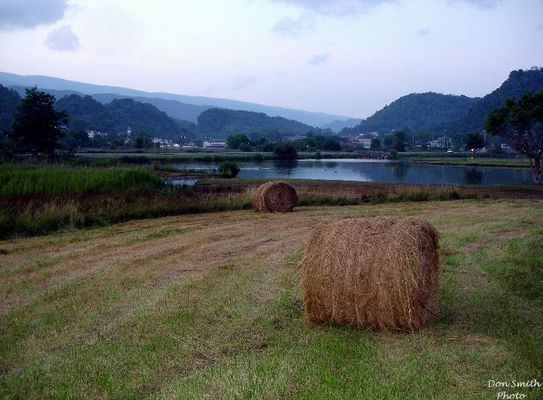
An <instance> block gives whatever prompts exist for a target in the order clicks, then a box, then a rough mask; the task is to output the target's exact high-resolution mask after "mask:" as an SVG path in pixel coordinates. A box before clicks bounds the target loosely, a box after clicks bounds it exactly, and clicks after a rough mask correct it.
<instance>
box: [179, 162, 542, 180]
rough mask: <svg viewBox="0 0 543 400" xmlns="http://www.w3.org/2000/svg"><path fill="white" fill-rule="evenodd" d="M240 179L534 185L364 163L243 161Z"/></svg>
mask: <svg viewBox="0 0 543 400" xmlns="http://www.w3.org/2000/svg"><path fill="white" fill-rule="evenodd" d="M238 164H239V165H240V167H241V171H240V173H239V175H238V177H239V178H273V179H276V178H291V179H323V180H341V181H358V182H385V183H422V184H465V185H496V184H510V183H532V172H531V170H530V169H528V168H499V167H464V166H447V165H430V164H416V163H411V162H410V161H382V160H361V159H356V160H355V159H353V160H346V159H337V160H293V161H262V162H256V161H244V162H238ZM172 166H173V167H177V168H179V169H195V170H209V169H217V168H218V163H217V164H214V163H183V164H175V165H172Z"/></svg>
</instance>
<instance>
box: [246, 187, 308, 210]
mask: <svg viewBox="0 0 543 400" xmlns="http://www.w3.org/2000/svg"><path fill="white" fill-rule="evenodd" d="M296 203H298V194H297V193H296V189H294V188H293V187H292V186H290V185H289V184H288V183H286V182H281V181H278V182H268V183H265V184H263V185H261V186H259V187H258V188H257V189H256V192H255V195H254V197H253V208H254V209H255V210H256V211H261V212H290V211H292V210H293V209H294V207H295V206H296Z"/></svg>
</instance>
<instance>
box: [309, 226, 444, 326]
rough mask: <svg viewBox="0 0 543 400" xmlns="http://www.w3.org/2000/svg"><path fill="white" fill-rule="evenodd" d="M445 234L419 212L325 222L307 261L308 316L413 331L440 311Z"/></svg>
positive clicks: (319, 229)
mask: <svg viewBox="0 0 543 400" xmlns="http://www.w3.org/2000/svg"><path fill="white" fill-rule="evenodd" d="M437 250H438V234H437V231H436V230H435V228H434V227H433V226H432V225H431V224H430V223H429V222H427V221H425V220H422V219H418V218H409V219H400V220H398V219H390V218H351V219H345V220H340V221H335V222H332V223H328V224H323V225H320V226H318V227H317V228H316V229H315V231H314V232H313V234H312V236H311V238H310V240H309V242H308V244H307V246H306V249H305V254H304V257H303V259H302V262H301V289H302V300H303V303H304V313H305V317H306V319H307V320H308V321H315V322H324V323H341V324H350V325H357V326H369V327H372V328H374V329H394V330H403V331H412V330H416V329H420V328H421V327H423V326H424V325H425V324H426V322H427V321H428V320H429V319H431V318H432V317H433V316H435V315H436V314H437V285H438V276H437V275H438V268H439V255H438V251H437Z"/></svg>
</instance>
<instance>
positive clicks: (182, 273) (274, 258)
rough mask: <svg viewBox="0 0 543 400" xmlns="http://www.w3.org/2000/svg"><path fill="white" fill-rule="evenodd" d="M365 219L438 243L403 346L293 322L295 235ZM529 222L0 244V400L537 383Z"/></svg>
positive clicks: (492, 393)
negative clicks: (435, 289) (438, 263)
mask: <svg viewBox="0 0 543 400" xmlns="http://www.w3.org/2000/svg"><path fill="white" fill-rule="evenodd" d="M377 215H379V216H398V217H404V216H421V217H424V218H427V219H428V220H430V221H431V222H432V223H433V224H434V225H435V226H436V228H437V229H438V231H439V232H440V235H441V249H440V252H441V255H442V258H443V264H442V269H441V273H440V284H441V286H440V292H439V298H440V307H441V310H440V314H439V318H438V320H437V321H435V322H434V323H432V324H431V325H430V326H429V327H428V328H427V329H425V330H424V331H422V332H419V333H414V334H403V333H394V332H372V331H370V330H365V329H354V328H349V327H340V326H315V325H307V324H306V323H304V321H303V318H302V305H301V302H300V296H299V286H298V281H299V276H298V271H297V263H298V261H299V259H300V257H301V254H302V249H303V243H304V240H305V239H306V238H307V237H308V235H309V233H310V231H311V229H312V227H314V226H315V224H317V223H319V222H322V221H327V220H331V219H334V218H344V217H350V216H377ZM542 222H543V202H542V201H539V200H460V201H454V202H451V201H449V202H425V203H398V204H381V205H364V206H346V207H307V208H304V207H302V208H300V209H298V210H297V211H296V212H294V213H293V214H288V215H259V214H255V213H253V212H252V211H234V212H223V213H214V214H200V215H190V216H189V215H187V216H176V217H166V218H159V219H153V220H139V221H132V222H127V223H123V224H117V225H112V226H108V227H103V228H95V229H89V230H81V231H75V232H67V233H57V234H53V235H48V236H42V237H35V238H27V239H14V240H7V241H0V274H1V279H0V293H1V299H2V300H1V307H0V374H1V376H0V397H2V398H8V399H9V398H22V399H46V398H86V399H142V398H148V399H202V398H212V399H216V398H219V399H223V398H225V399H226V398H246V399H252V398H263V399H286V398H288V399H290V398H302V399H331V398H334V399H352V398H363V399H494V398H496V393H497V392H498V391H502V390H503V389H496V388H488V387H487V382H488V380H491V379H494V380H500V381H508V380H512V379H515V380H517V381H520V380H528V379H538V380H539V382H542V381H543V376H542V371H543V299H542V296H541V293H542V292H543V248H542V246H541V243H542V242H543V229H542ZM506 390H508V391H509V392H514V391H512V390H511V389H506ZM516 391H518V392H520V393H523V394H527V395H528V397H527V398H528V399H539V398H541V397H542V396H543V391H542V390H541V388H539V389H517V390H516Z"/></svg>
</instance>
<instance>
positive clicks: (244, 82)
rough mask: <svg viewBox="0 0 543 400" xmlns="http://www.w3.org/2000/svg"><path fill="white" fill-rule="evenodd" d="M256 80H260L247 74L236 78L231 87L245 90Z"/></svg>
mask: <svg viewBox="0 0 543 400" xmlns="http://www.w3.org/2000/svg"><path fill="white" fill-rule="evenodd" d="M256 82H258V79H256V78H254V77H252V76H247V77H245V78H239V79H236V80H235V81H234V83H233V84H232V86H230V88H231V89H232V90H243V89H245V88H247V87H249V86H252V85H254V84H255V83H256Z"/></svg>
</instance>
